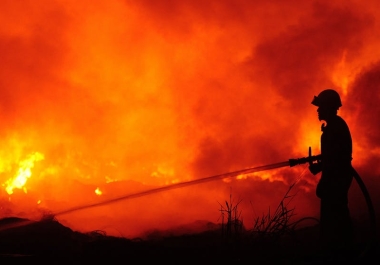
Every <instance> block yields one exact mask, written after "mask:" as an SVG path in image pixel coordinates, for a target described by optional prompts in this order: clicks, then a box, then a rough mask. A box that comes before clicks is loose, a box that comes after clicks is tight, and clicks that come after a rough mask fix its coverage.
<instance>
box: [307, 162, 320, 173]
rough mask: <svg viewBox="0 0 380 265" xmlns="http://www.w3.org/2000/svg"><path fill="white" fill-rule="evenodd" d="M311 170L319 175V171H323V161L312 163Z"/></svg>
mask: <svg viewBox="0 0 380 265" xmlns="http://www.w3.org/2000/svg"><path fill="white" fill-rule="evenodd" d="M309 170H310V172H311V174H313V175H317V174H318V173H319V172H321V171H322V162H320V161H318V162H317V163H310V164H309Z"/></svg>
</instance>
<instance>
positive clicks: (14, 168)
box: [0, 0, 380, 236]
mask: <svg viewBox="0 0 380 265" xmlns="http://www.w3.org/2000/svg"><path fill="white" fill-rule="evenodd" d="M334 3H335V4H331V3H329V1H315V2H314V3H313V2H311V1H308V2H307V3H301V4H300V3H299V1H286V2H284V1H255V3H253V1H247V0H246V1H242V0H240V1H230V0H223V1H207V2H205V1H194V0H182V1H169V0H165V1H116V0H113V1H106V2H105V1H50V0H49V1H48V0H40V1H17V2H15V1H10V0H6V1H2V2H1V4H0V58H1V61H2V64H1V66H0V120H1V122H0V136H1V137H0V155H1V156H0V158H1V159H0V183H1V184H2V186H0V187H1V190H0V203H1V209H2V211H0V216H9V215H18V216H26V217H36V216H40V214H41V213H44V212H46V211H48V212H56V211H60V210H64V209H67V208H70V207H74V206H77V205H82V204H86V203H92V202H94V201H95V202H96V201H99V200H103V199H107V198H112V197H113V196H119V195H123V194H128V193H131V192H138V191H141V190H145V189H149V188H154V187H158V186H163V185H169V184H171V183H177V182H181V181H188V180H193V179H197V178H203V177H208V176H211V175H216V174H220V173H224V172H229V171H235V170H239V169H243V168H246V167H251V166H259V165H266V164H272V163H276V162H282V161H286V160H288V159H289V158H296V157H303V156H307V151H308V147H309V146H311V147H312V148H313V153H314V154H317V153H319V137H320V133H321V132H320V122H319V121H318V119H317V115H316V108H315V107H314V106H312V105H311V104H310V102H311V100H312V98H313V96H314V95H317V94H318V93H319V92H320V91H321V90H323V89H325V88H335V89H336V90H337V91H338V92H340V94H341V96H342V101H343V107H342V109H341V110H340V112H339V114H340V115H341V116H343V117H344V118H345V119H346V121H347V122H348V124H349V126H350V128H351V133H352V136H353V140H354V154H353V165H354V167H355V168H356V169H357V171H358V172H359V173H360V174H361V176H362V178H363V180H364V182H365V183H366V184H367V186H368V187H369V192H370V194H371V195H373V198H372V199H373V200H374V202H375V205H376V206H378V205H379V203H380V197H379V195H377V194H379V192H378V191H379V189H380V185H379V184H378V182H377V181H376V178H377V177H378V176H379V173H380V164H379V162H378V161H379V160H378V157H379V153H380V151H379V150H380V137H379V134H378V131H379V126H380V124H379V122H378V117H379V114H380V108H379V104H378V101H379V100H378V99H379V92H378V87H379V85H380V79H379V76H380V50H379V49H378V48H377V47H380V46H379V45H380V35H379V32H380V25H379V20H378V18H377V17H379V14H377V13H376V12H379V11H377V10H380V6H379V4H378V3H377V1H375V0H373V1H367V2H366V4H365V5H363V4H360V3H361V1H349V2H347V1H335V2H334ZM36 152H37V153H38V154H41V155H42V156H43V158H42V157H41V159H39V160H38V161H37V160H36V161H34V164H33V167H32V168H31V175H30V177H28V178H27V180H26V182H25V184H24V185H23V188H21V189H18V188H15V189H14V190H13V192H14V193H13V194H11V195H10V194H8V193H7V192H6V186H7V184H6V183H7V181H9V180H10V179H12V178H13V179H14V178H15V176H16V175H17V174H18V173H17V172H18V170H19V169H20V167H21V164H20V163H22V161H25V160H27V159H28V158H29V159H30V157H31V156H33V154H36ZM304 169H305V167H304V166H300V167H296V168H284V169H281V170H274V171H268V172H262V173H261V174H256V177H249V178H246V179H241V180H232V181H231V182H224V181H216V182H210V183H207V184H201V185H198V186H193V187H188V188H182V189H179V190H173V191H168V192H165V193H162V194H155V195H151V196H146V197H144V198H139V199H134V200H129V201H125V202H119V203H115V204H112V205H107V206H102V207H99V208H93V209H89V210H83V211H80V212H76V213H72V214H66V215H62V216H59V217H58V219H59V220H60V221H62V222H63V223H65V224H67V225H69V226H70V227H72V228H74V229H79V230H83V231H88V230H95V229H104V230H106V231H107V233H111V234H116V235H120V234H122V235H123V236H134V235H136V234H138V233H140V232H141V231H144V230H146V229H155V228H168V227H170V226H173V225H178V224H183V223H188V222H192V221H193V220H198V219H207V220H210V221H213V222H216V221H217V220H218V217H219V215H220V213H219V212H218V210H219V204H218V202H223V201H224V200H227V199H228V198H229V194H230V192H232V195H233V196H236V199H238V198H241V199H243V203H242V210H243V213H244V220H247V221H246V222H247V224H246V225H247V226H249V222H250V220H251V219H252V218H253V216H252V215H253V214H254V212H255V213H256V214H261V213H262V211H266V210H267V209H268V207H269V206H270V205H277V204H278V203H279V200H280V199H281V198H282V196H283V195H284V193H285V192H286V190H287V189H288V187H289V185H290V184H291V183H293V181H295V179H297V178H298V177H299V176H301V174H302V179H301V181H300V182H299V183H298V184H297V186H295V191H298V192H299V193H298V194H297V196H298V197H299V198H297V199H295V200H294V202H293V203H294V207H295V209H296V212H298V214H299V215H300V216H301V215H316V214H318V200H317V198H316V197H315V195H314V185H315V183H316V181H317V180H318V177H314V176H312V175H311V174H310V173H309V172H308V171H307V170H306V171H305V172H304V173H302V172H303V170H304ZM96 188H99V189H100V190H101V191H102V192H103V193H102V195H100V196H99V195H96V193H95V192H94V191H95V189H96ZM360 196H361V194H360V192H359V191H358V189H357V187H356V188H355V187H353V192H352V197H353V198H355V200H354V201H355V202H356V204H355V203H354V204H353V208H354V210H356V209H357V210H358V211H359V212H360V209H363V204H361V203H364V202H363V201H360V200H359V202H358V198H360ZM37 202H39V204H37ZM252 205H253V206H254V207H253V208H255V210H254V212H253V210H252ZM364 209H365V207H364Z"/></svg>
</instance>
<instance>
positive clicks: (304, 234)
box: [0, 217, 380, 264]
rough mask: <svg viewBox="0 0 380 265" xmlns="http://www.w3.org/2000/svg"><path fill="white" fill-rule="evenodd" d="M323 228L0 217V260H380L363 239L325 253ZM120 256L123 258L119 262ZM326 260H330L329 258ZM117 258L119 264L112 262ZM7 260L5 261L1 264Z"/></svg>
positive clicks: (376, 251) (257, 262)
mask: <svg viewBox="0 0 380 265" xmlns="http://www.w3.org/2000/svg"><path fill="white" fill-rule="evenodd" d="M317 231H318V227H317V226H309V227H304V228H300V229H297V230H294V231H290V232H289V233H287V234H285V235H282V236H279V237H278V238H275V237H274V236H273V235H270V236H268V235H265V236H260V235H258V234H253V233H252V232H248V231H244V232H240V233H238V234H232V233H231V234H229V236H227V235H226V233H222V230H221V229H211V230H208V231H204V232H201V233H195V234H182V235H170V233H169V234H168V233H166V234H162V233H159V232H156V233H151V234H150V235H148V236H147V237H146V238H145V239H139V238H137V239H127V238H119V237H113V236H107V235H106V234H105V233H103V232H102V231H92V232H90V233H79V232H75V231H72V230H71V229H70V228H68V227H65V226H63V225H61V224H60V223H59V222H57V221H56V220H54V218H51V219H45V220H42V221H38V222H33V221H30V220H27V219H20V218H15V217H10V218H4V219H1V220H0V261H10V262H12V261H15V262H17V263H18V262H21V261H22V260H29V259H33V260H34V259H38V260H43V261H45V262H46V263H50V264H57V263H60V264H62V263H65V264H68V263H69V264H84V263H85V264H88V263H89V261H93V260H97V261H99V260H100V259H102V260H103V259H107V260H108V263H111V264H113V263H119V261H120V260H122V261H125V263H127V261H128V263H129V264H131V262H132V264H136V263H146V262H148V261H149V262H151V261H154V262H155V263H156V262H157V263H162V262H164V263H168V262H170V263H176V264H184V263H194V262H196V263H198V264H199V263H203V262H209V263H212V264H214V263H215V264H216V263H219V264H227V263H229V264H248V263H249V264H331V263H340V262H347V261H349V264H380V259H379V254H380V252H379V245H378V244H376V245H374V249H373V251H369V252H366V250H367V247H368V246H370V245H369V244H368V242H361V243H358V244H357V245H356V246H355V247H354V248H353V249H351V250H350V251H349V252H346V253H344V255H337V254H334V255H322V252H321V251H319V249H318V246H317V241H316V240H315V239H316V235H317ZM118 260H119V261H118ZM326 260H327V261H326ZM113 261H114V262H113ZM2 264H5V262H2Z"/></svg>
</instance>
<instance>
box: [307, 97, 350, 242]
mask: <svg viewBox="0 0 380 265" xmlns="http://www.w3.org/2000/svg"><path fill="white" fill-rule="evenodd" d="M311 104H313V105H315V106H317V107H318V109H317V112H318V118H319V120H320V121H324V122H325V123H323V124H322V135H321V160H319V161H317V162H316V163H313V164H310V166H309V170H310V172H311V173H312V174H314V175H316V174H318V173H319V172H321V173H322V174H321V177H320V180H319V182H318V185H317V188H316V195H317V196H318V197H319V198H320V240H321V244H322V247H323V248H324V249H346V248H347V247H350V246H351V245H352V243H353V239H354V234H353V227H352V220H351V217H350V211H349V207H348V191H349V188H350V186H351V183H352V179H353V174H352V166H351V160H352V138H351V133H350V130H349V128H348V126H347V123H346V122H345V121H344V119H342V118H341V117H340V116H338V114H337V113H338V109H339V108H340V107H341V106H342V102H341V99H340V96H339V94H338V93H337V92H336V91H335V90H333V89H326V90H323V91H322V92H321V93H320V94H319V95H318V96H314V99H313V100H312V102H311Z"/></svg>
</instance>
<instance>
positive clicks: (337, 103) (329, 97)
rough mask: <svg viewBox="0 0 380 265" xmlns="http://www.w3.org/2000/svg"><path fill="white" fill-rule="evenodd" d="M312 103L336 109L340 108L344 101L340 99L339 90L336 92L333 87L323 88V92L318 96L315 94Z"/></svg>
mask: <svg viewBox="0 0 380 265" xmlns="http://www.w3.org/2000/svg"><path fill="white" fill-rule="evenodd" d="M311 104H313V105H315V106H317V107H321V106H323V107H328V108H334V109H339V108H340V107H342V101H341V100H340V96H339V94H338V92H336V91H335V90H333V89H326V90H323V91H322V92H321V93H319V95H318V96H314V99H313V101H312V102H311Z"/></svg>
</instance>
